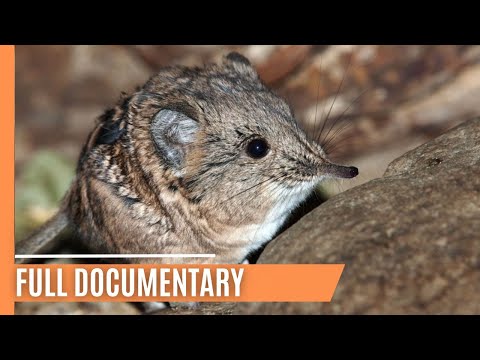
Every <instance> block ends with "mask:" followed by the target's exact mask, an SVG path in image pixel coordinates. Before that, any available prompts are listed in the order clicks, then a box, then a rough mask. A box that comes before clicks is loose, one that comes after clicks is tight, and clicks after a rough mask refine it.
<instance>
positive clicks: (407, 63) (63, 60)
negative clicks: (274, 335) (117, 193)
mask: <svg viewBox="0 0 480 360" xmlns="http://www.w3.org/2000/svg"><path fill="white" fill-rule="evenodd" d="M229 51H238V52H240V53H242V54H243V55H245V56H247V57H248V58H249V59H250V61H251V62H252V63H253V64H254V66H255V67H256V68H257V70H258V73H259V75H260V77H261V78H262V79H263V80H264V81H265V83H267V84H268V85H269V86H270V87H272V88H273V89H274V90H275V91H276V92H277V93H278V94H279V95H281V96H283V97H284V98H285V99H286V100H287V101H288V102H289V103H290V104H291V106H292V107H293V109H294V111H295V114H296V117H297V119H298V121H299V122H300V123H301V124H302V126H303V127H304V128H305V129H306V130H307V132H310V133H312V132H313V131H314V129H316V130H317V131H318V130H319V128H320V127H321V125H320V124H321V121H322V120H325V118H326V117H327V114H328V118H329V120H328V122H327V123H326V126H325V129H326V130H325V131H324V134H325V133H326V132H327V131H328V129H329V128H330V127H331V126H332V125H334V129H333V130H332V131H331V133H330V136H334V138H333V139H332V141H331V142H330V145H331V146H330V147H331V157H332V158H333V159H334V160H335V161H337V162H343V163H345V164H347V165H355V166H357V167H358V168H359V169H360V175H359V176H358V177H357V178H356V179H355V180H354V181H351V180H349V181H343V182H335V183H332V184H330V185H328V184H327V185H326V186H324V188H323V189H322V191H323V192H324V195H325V197H327V198H328V197H329V196H332V195H334V194H335V193H337V192H339V191H343V190H345V189H347V188H349V187H351V186H354V185H358V184H359V183H362V182H365V181H368V180H370V179H372V178H376V177H379V176H381V175H382V174H383V172H384V171H385V169H386V167H387V165H388V163H389V162H390V161H392V160H393V159H395V158H396V157H398V156H400V155H401V154H403V153H405V152H406V151H408V150H410V149H412V148H414V147H416V146H418V145H420V144H422V143H424V142H426V141H428V140H430V139H432V138H434V137H436V136H438V135H439V134H441V133H443V132H444V131H446V130H447V129H449V128H451V127H453V126H455V125H456V124H458V123H460V122H462V121H465V120H467V119H469V118H472V117H474V116H477V115H480V101H479V100H480V46H447V45H439V46H423V45H422V46H419V45H415V46H398V45H393V46H389V45H385V46H383V45H382V46H378V45H374V46H373V45H352V46H346V45H344V46H325V45H322V46H317V45H316V46H310V45H301V46H295V45H251V46H234V45H232V46H210V45H209V46H173V45H169V46H143V45H142V46H127V45H112V46H17V47H16V124H15V165H16V167H15V174H16V177H15V185H16V199H15V201H16V208H15V211H16V218H15V220H16V224H15V226H16V229H15V235H16V239H17V240H18V239H21V238H22V237H24V236H25V235H26V234H27V233H28V232H29V231H31V230H32V229H33V228H34V227H36V226H38V225H39V224H40V223H42V222H44V221H45V220H46V219H48V217H49V216H51V215H52V214H53V213H54V212H55V210H56V206H57V204H58V202H59V200H60V199H61V197H62V195H63V193H64V192H65V190H66V189H67V187H68V185H69V183H70V181H71V179H72V177H73V173H74V168H75V164H76V160H77V157H78V155H79V152H80V149H81V147H82V145H83V142H84V141H85V140H86V136H87V134H88V133H89V131H90V130H91V129H92V127H93V124H94V122H95V120H96V118H97V117H98V116H99V115H100V114H101V113H102V112H103V110H104V109H106V108H107V107H108V106H111V105H112V104H113V103H114V102H115V101H116V100H117V98H118V97H119V95H120V93H121V92H122V91H125V92H131V91H133V90H134V89H135V87H136V86H138V85H142V84H143V83H144V82H145V81H146V80H147V79H148V78H149V77H150V76H151V75H153V74H154V73H155V72H156V71H157V70H158V69H159V68H161V67H162V66H165V65H172V64H182V65H189V66H193V65H200V66H201V65H202V64H204V63H206V62H210V61H218V60H220V59H221V57H222V56H223V55H225V54H226V53H228V52H229ZM332 104H333V105H332ZM315 113H317V116H316V125H315Z"/></svg>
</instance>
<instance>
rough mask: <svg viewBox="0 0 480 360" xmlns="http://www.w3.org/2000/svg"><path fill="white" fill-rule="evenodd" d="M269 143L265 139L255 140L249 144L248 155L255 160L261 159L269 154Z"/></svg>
mask: <svg viewBox="0 0 480 360" xmlns="http://www.w3.org/2000/svg"><path fill="white" fill-rule="evenodd" d="M269 149H270V148H269V147H268V144H267V142H266V141H265V140H264V139H254V140H252V141H250V142H249V143H248V144H247V149H246V150H247V154H248V156H250V157H252V158H254V159H260V158H262V157H264V156H265V155H267V154H268V150H269Z"/></svg>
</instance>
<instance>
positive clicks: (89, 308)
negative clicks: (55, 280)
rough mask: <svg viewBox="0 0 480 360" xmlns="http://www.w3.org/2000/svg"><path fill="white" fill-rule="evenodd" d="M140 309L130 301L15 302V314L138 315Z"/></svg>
mask: <svg viewBox="0 0 480 360" xmlns="http://www.w3.org/2000/svg"><path fill="white" fill-rule="evenodd" d="M138 314H140V311H139V310H138V309H137V308H136V307H135V306H134V305H133V304H131V303H120V302H111V303H109V302H97V303H89V302H81V303H76V302H63V303H62V302H60V303H43V302H31V303H17V304H15V315H138Z"/></svg>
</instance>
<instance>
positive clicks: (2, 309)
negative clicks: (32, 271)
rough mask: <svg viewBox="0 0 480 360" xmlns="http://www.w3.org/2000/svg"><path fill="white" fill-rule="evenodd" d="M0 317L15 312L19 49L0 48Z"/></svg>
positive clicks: (3, 46) (4, 46)
mask: <svg viewBox="0 0 480 360" xmlns="http://www.w3.org/2000/svg"><path fill="white" fill-rule="evenodd" d="M0 124H1V125H0V126H1V128H0V168H1V169H2V170H1V176H0V189H1V190H0V191H1V194H2V196H1V198H2V199H1V206H0V231H1V234H2V236H1V239H0V314H2V315H13V313H14V302H13V295H14V278H15V277H14V276H15V275H14V268H13V263H14V261H13V259H14V244H15V240H14V206H15V205H14V177H15V174H14V146H15V145H14V136H15V135H14V134H15V47H14V46H13V45H1V46H0Z"/></svg>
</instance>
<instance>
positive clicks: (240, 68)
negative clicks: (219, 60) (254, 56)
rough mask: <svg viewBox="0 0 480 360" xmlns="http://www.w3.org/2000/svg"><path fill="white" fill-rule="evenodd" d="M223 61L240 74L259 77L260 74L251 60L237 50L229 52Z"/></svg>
mask: <svg viewBox="0 0 480 360" xmlns="http://www.w3.org/2000/svg"><path fill="white" fill-rule="evenodd" d="M223 61H224V64H225V65H226V66H229V67H230V68H232V69H234V70H235V71H237V72H238V73H240V74H243V75H248V76H251V77H253V78H255V79H257V78H258V74H257V72H256V71H255V68H254V67H253V66H252V64H251V63H250V61H249V60H248V59H247V58H246V57H245V56H243V55H241V54H239V53H237V52H231V53H229V54H228V55H227V56H225V58H224V60H223Z"/></svg>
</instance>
